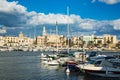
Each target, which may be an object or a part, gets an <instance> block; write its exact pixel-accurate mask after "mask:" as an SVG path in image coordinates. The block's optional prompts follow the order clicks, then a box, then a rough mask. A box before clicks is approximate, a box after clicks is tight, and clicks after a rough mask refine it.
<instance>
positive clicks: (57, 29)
mask: <svg viewBox="0 0 120 80" xmlns="http://www.w3.org/2000/svg"><path fill="white" fill-rule="evenodd" d="M56 36H57V37H56V47H57V52H58V26H57V21H56Z"/></svg>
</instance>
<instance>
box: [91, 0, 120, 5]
mask: <svg viewBox="0 0 120 80" xmlns="http://www.w3.org/2000/svg"><path fill="white" fill-rule="evenodd" d="M96 1H99V2H103V3H106V4H109V5H112V4H117V3H120V0H92V1H91V2H92V3H94V2H96Z"/></svg>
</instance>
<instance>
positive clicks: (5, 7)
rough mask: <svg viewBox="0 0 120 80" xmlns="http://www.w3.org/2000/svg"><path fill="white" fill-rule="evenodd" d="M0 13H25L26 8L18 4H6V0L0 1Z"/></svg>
mask: <svg viewBox="0 0 120 80" xmlns="http://www.w3.org/2000/svg"><path fill="white" fill-rule="evenodd" d="M0 11H2V12H8V13H14V12H19V13H25V12H26V8H25V7H24V6H22V5H19V4H18V2H15V1H13V2H7V1H6V0H0Z"/></svg>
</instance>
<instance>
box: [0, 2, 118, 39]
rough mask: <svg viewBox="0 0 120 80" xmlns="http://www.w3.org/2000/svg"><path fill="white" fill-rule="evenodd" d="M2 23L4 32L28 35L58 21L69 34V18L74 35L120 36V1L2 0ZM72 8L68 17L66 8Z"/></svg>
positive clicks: (49, 28)
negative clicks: (67, 25) (67, 26)
mask: <svg viewBox="0 0 120 80" xmlns="http://www.w3.org/2000/svg"><path fill="white" fill-rule="evenodd" d="M0 3H1V4H0V25H1V27H0V28H1V30H2V29H5V30H6V33H4V35H5V34H6V35H7V34H9V35H18V33H19V32H20V31H23V32H24V34H26V35H27V36H28V35H30V34H31V33H33V32H34V29H35V28H36V35H41V33H42V28H43V26H46V28H47V31H48V32H50V30H53V32H54V28H55V22H56V21H57V22H58V26H59V33H60V34H66V33H65V32H66V31H67V30H66V29H67V28H66V24H67V23H68V22H67V19H69V23H70V27H71V28H70V31H71V34H72V35H76V34H78V35H80V34H90V33H93V34H95V35H103V34H112V35H117V37H118V38H120V35H119V33H120V11H119V10H120V0H1V1H0ZM67 6H69V8H70V16H67V15H66V14H67V11H66V8H67ZM0 33H1V34H2V31H0Z"/></svg>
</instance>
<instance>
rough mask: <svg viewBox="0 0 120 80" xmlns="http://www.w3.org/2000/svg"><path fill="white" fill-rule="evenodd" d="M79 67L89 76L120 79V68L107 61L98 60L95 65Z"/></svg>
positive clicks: (88, 64)
mask: <svg viewBox="0 0 120 80" xmlns="http://www.w3.org/2000/svg"><path fill="white" fill-rule="evenodd" d="M78 67H79V68H80V69H81V71H83V72H85V73H87V74H92V75H97V76H102V77H120V67H119V66H118V67H117V66H114V65H113V64H112V63H111V62H109V61H107V60H102V61H101V60H98V61H96V62H93V63H86V64H79V65H78Z"/></svg>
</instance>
